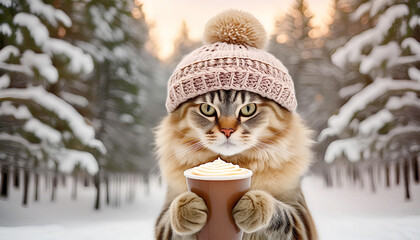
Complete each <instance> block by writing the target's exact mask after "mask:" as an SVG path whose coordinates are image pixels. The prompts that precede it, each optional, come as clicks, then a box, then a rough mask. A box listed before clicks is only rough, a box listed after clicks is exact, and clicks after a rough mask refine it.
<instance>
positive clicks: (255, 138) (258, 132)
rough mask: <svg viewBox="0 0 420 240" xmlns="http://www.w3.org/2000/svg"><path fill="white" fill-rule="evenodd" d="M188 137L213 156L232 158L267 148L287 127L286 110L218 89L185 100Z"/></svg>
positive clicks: (253, 96)
mask: <svg viewBox="0 0 420 240" xmlns="http://www.w3.org/2000/svg"><path fill="white" fill-rule="evenodd" d="M184 107H186V108H187V109H185V111H187V114H185V115H184V116H185V117H186V119H184V120H185V121H188V125H189V126H190V127H191V128H192V130H193V131H189V134H190V135H191V134H192V135H194V137H195V138H197V139H199V140H200V142H201V144H202V145H203V146H204V147H205V148H208V149H210V150H212V151H213V152H215V153H218V154H221V155H225V156H232V155H235V154H238V153H241V152H243V151H245V150H248V149H251V150H255V151H258V149H259V148H260V147H265V146H269V145H271V144H270V141H272V140H270V139H271V138H272V137H273V136H274V135H276V134H278V133H279V132H281V131H282V129H284V128H285V127H286V126H287V110H284V109H282V108H281V107H280V106H278V105H277V104H276V103H274V102H273V101H270V100H267V99H265V98H263V97H261V96H259V95H258V94H255V93H251V92H247V91H234V90H219V91H214V92H210V93H207V94H204V95H201V96H199V97H196V98H194V99H192V100H190V101H189V104H187V105H186V106H184Z"/></svg>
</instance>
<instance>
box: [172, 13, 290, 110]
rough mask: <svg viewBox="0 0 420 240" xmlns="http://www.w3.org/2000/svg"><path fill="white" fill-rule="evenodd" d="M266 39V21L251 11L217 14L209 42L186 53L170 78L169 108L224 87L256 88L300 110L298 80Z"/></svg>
mask: <svg viewBox="0 0 420 240" xmlns="http://www.w3.org/2000/svg"><path fill="white" fill-rule="evenodd" d="M266 39H267V37H266V33H265V30H264V28H263V26H262V25H261V23H260V22H259V21H258V20H257V19H256V18H255V17H254V16H252V15H251V14H249V13H247V12H243V11H238V10H227V11H224V12H222V13H220V14H219V15H217V16H215V17H214V18H212V19H211V20H210V21H209V22H208V23H207V25H206V27H205V31H204V43H205V45H204V46H202V47H200V48H198V49H196V50H194V51H193V52H191V53H189V54H188V55H187V56H185V57H184V58H183V59H182V61H181V62H180V63H179V64H178V66H177V67H176V68H175V70H174V72H173V74H172V76H171V77H170V79H169V82H168V95H167V98H166V109H167V111H168V112H173V111H174V110H175V109H176V108H177V107H178V106H179V105H180V104H181V103H183V102H185V101H187V100H188V99H191V98H194V97H196V96H199V95H202V94H205V93H208V92H211V91H215V90H220V89H224V90H229V89H233V90H246V91H250V92H254V93H257V94H259V95H261V96H263V97H266V98H269V99H271V100H273V101H275V102H277V103H278V104H280V105H281V106H283V107H284V108H286V109H288V110H289V111H294V110H295V109H296V106H297V102H296V97H295V89H294V86H293V81H292V79H291V77H290V75H289V73H288V71H287V69H286V67H285V66H284V65H283V64H282V63H281V62H280V61H279V60H278V59H276V58H275V57H274V56H273V55H271V54H270V53H268V52H266V51H264V50H263V48H264V47H265V44H266V42H267V40H266Z"/></svg>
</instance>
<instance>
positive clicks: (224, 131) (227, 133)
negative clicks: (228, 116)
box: [220, 128, 235, 138]
mask: <svg viewBox="0 0 420 240" xmlns="http://www.w3.org/2000/svg"><path fill="white" fill-rule="evenodd" d="M220 131H221V132H222V133H223V134H225V136H226V137H227V138H229V137H230V135H231V134H232V133H233V132H234V131H235V129H233V128H222V129H220Z"/></svg>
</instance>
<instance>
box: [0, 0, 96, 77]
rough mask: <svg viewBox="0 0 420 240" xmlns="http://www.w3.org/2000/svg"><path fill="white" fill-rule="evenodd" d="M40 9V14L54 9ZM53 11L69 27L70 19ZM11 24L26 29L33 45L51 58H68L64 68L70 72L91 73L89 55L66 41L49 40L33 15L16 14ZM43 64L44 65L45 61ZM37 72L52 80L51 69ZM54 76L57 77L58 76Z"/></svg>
mask: <svg viewBox="0 0 420 240" xmlns="http://www.w3.org/2000/svg"><path fill="white" fill-rule="evenodd" d="M38 1H39V0H37V1H34V2H33V4H35V5H34V6H35V9H36V10H37V11H38V10H39V9H40V8H39V6H38V5H37V4H38V3H39V2H38ZM39 4H41V3H39ZM42 9H43V10H42V11H44V12H42V14H44V13H45V11H46V12H50V11H53V10H54V9H50V10H46V8H42ZM39 11H41V10H39ZM54 11H55V15H54V17H55V18H59V19H60V21H63V23H64V24H65V25H69V26H71V21H70V19H68V17H67V15H65V13H64V12H61V11H59V10H54ZM64 16H66V17H67V20H66V17H64ZM44 17H45V16H44ZM50 21H51V19H50ZM13 23H15V24H17V25H20V26H23V27H26V28H27V29H28V30H29V32H30V34H31V36H32V38H33V39H34V41H35V43H36V44H37V45H38V46H39V47H41V49H42V50H43V51H44V52H45V53H47V54H48V55H49V56H50V57H53V56H54V55H64V56H65V57H67V58H69V60H70V63H69V64H67V65H66V66H67V69H68V70H69V71H70V72H72V73H85V74H87V73H90V72H92V71H93V67H94V65H93V60H92V57H91V56H90V55H89V54H86V53H84V52H83V51H82V49H80V48H78V47H76V46H74V45H72V44H70V43H68V42H66V41H63V40H60V39H55V38H50V37H49V32H48V29H47V28H46V26H45V25H43V24H42V22H41V21H40V20H39V18H38V17H36V16H35V15H32V14H28V13H18V14H16V16H15V17H14V18H13ZM18 42H19V41H18ZM0 59H1V58H0ZM50 61H51V60H50ZM43 62H44V63H46V62H45V60H44V61H43ZM45 66H47V65H45ZM39 70H40V71H44V72H46V71H48V73H45V75H46V76H48V78H47V79H48V80H49V81H51V79H54V73H53V71H52V70H51V68H48V69H46V70H43V68H40V69H39ZM55 71H57V70H55ZM56 75H57V76H58V74H56ZM55 81H56V80H55Z"/></svg>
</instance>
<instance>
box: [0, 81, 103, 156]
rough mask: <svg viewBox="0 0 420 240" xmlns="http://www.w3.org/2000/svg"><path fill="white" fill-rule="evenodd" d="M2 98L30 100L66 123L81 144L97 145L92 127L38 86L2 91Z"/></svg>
mask: <svg viewBox="0 0 420 240" xmlns="http://www.w3.org/2000/svg"><path fill="white" fill-rule="evenodd" d="M2 98H20V99H26V100H32V101H34V102H36V103H37V104H39V105H40V106H42V107H44V108H45V109H47V110H49V111H52V112H54V113H55V114H57V115H58V117H59V118H61V119H63V120H65V121H67V122H68V124H69V127H70V128H71V130H72V132H73V133H74V135H75V136H76V137H77V138H79V139H80V141H81V142H82V143H84V144H89V142H92V144H94V145H97V141H96V140H95V130H94V129H93V127H92V126H90V125H88V124H87V123H86V122H85V120H84V118H83V117H82V116H81V115H80V114H79V113H78V112H77V111H76V110H75V109H74V108H73V107H72V106H71V105H69V104H68V103H66V102H65V101H64V100H63V99H61V98H59V97H57V96H55V95H54V94H51V93H49V92H47V91H46V90H45V89H43V88H42V87H40V86H39V87H28V88H24V89H12V88H10V89H3V90H2V91H0V99H2ZM98 150H101V149H98Z"/></svg>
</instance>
